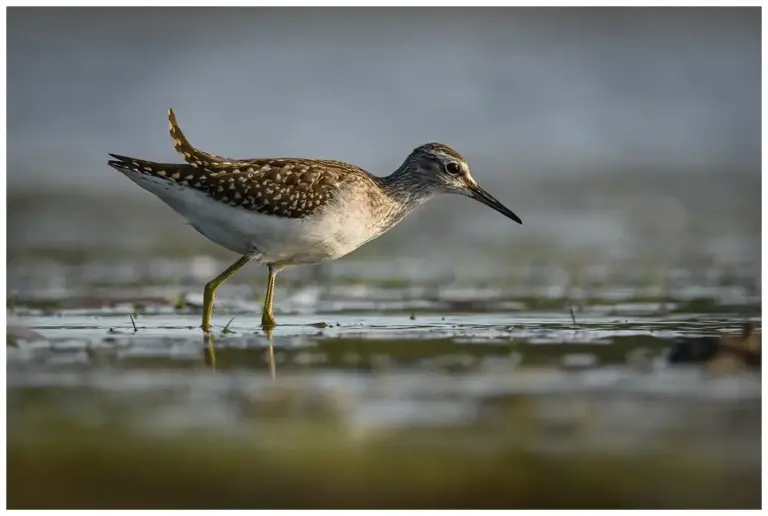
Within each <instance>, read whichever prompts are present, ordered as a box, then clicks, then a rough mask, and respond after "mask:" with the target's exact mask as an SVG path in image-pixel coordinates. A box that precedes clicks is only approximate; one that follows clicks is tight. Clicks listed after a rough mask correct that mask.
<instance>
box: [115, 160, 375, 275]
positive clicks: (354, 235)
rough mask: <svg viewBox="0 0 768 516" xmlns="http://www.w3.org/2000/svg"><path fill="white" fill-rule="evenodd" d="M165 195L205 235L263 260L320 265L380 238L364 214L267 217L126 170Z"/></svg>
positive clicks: (342, 210)
mask: <svg viewBox="0 0 768 516" xmlns="http://www.w3.org/2000/svg"><path fill="white" fill-rule="evenodd" d="M126 175H127V176H128V177H129V178H130V179H131V180H133V181H134V182H135V183H137V184H138V185H139V186H141V187H142V188H144V189H145V190H148V191H150V192H151V193H153V194H155V195H156V196H157V197H159V198H161V199H162V200H163V201H165V202H166V204H168V205H169V206H170V207H171V208H173V209H174V211H176V212H177V213H179V214H180V215H182V216H183V217H184V218H186V219H187V220H188V221H189V223H190V224H191V225H192V227H194V228H195V229H196V230H197V231H198V232H199V233H201V234H202V235H204V236H205V237H207V238H208V239H209V240H211V241H213V242H214V243H216V244H218V245H220V246H222V247H224V248H226V249H229V250H230V251H233V252H236V253H239V254H243V255H245V254H253V255H254V256H255V258H256V259H257V260H258V261H260V262H262V263H280V264H284V265H294V264H309V263H319V262H322V261H325V260H330V259H335V258H339V257H341V256H344V255H345V254H348V253H350V252H352V251H354V250H355V249H357V248H358V247H360V246H361V245H362V244H364V243H365V242H367V241H369V240H371V239H372V238H374V237H375V236H377V231H376V230H375V228H371V227H369V226H367V225H366V224H365V222H364V221H366V220H368V218H367V217H365V216H364V214H362V213H359V212H358V211H356V210H355V209H351V210H350V209H347V208H345V207H335V209H333V210H330V211H327V212H325V213H323V214H318V215H317V216H315V217H307V218H304V219H292V218H287V217H277V216H274V215H264V214H260V213H257V212H255V211H250V210H247V209H244V208H240V207H233V206H230V205H228V204H226V203H222V202H221V201H217V200H215V199H213V198H211V197H209V196H207V195H205V194H204V193H202V192H198V191H196V190H193V189H191V188H187V187H185V186H182V185H179V184H178V183H174V182H172V181H168V180H165V179H162V178H159V177H154V176H149V175H142V174H134V173H126Z"/></svg>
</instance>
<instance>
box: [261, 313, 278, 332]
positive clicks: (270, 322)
mask: <svg viewBox="0 0 768 516" xmlns="http://www.w3.org/2000/svg"><path fill="white" fill-rule="evenodd" d="M275 326H277V321H275V316H274V315H272V314H271V313H270V312H264V314H263V315H262V316H261V327H262V328H274V327H275Z"/></svg>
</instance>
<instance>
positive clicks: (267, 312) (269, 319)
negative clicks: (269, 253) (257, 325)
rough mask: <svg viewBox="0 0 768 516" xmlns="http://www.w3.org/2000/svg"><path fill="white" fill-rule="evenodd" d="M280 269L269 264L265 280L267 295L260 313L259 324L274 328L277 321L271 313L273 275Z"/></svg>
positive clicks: (273, 285)
mask: <svg viewBox="0 0 768 516" xmlns="http://www.w3.org/2000/svg"><path fill="white" fill-rule="evenodd" d="M278 272H280V269H279V268H277V267H275V266H274V265H270V266H269V281H268V282H267V295H266V296H265V298H264V313H263V314H262V315H261V326H262V327H264V328H274V327H275V325H276V324H277V322H276V321H275V316H274V315H272V300H273V299H274V298H275V277H276V276H277V273H278Z"/></svg>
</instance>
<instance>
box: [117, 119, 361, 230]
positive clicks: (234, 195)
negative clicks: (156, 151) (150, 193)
mask: <svg viewBox="0 0 768 516" xmlns="http://www.w3.org/2000/svg"><path fill="white" fill-rule="evenodd" d="M168 115H169V127H170V132H171V137H172V139H173V144H174V148H175V149H176V151H177V152H178V153H179V154H180V155H181V156H182V157H183V158H184V160H185V161H186V162H187V164H174V163H154V162H151V161H146V160H142V159H137V158H131V157H127V156H120V155H117V154H110V156H112V157H114V158H115V161H109V164H110V165H111V166H112V167H114V168H116V169H118V170H121V169H127V170H131V171H134V172H138V173H141V174H149V175H152V176H157V177H162V178H164V179H166V180H169V181H173V182H176V183H178V184H180V185H183V186H188V187H190V188H193V189H196V190H199V191H201V192H204V193H206V194H208V195H210V196H211V197H213V198H214V199H216V200H218V201H221V202H225V203H228V204H229V205H230V206H234V207H241V208H245V209H247V210H252V211H256V212H258V213H263V214H267V215H275V216H278V217H288V218H304V217H307V216H309V215H311V214H312V213H314V212H315V211H316V210H318V209H320V208H322V207H323V206H325V205H327V204H328V203H329V202H331V201H332V200H333V199H335V197H336V196H337V195H338V194H339V192H340V189H341V188H342V187H343V186H344V185H347V186H349V185H351V183H363V184H364V183H369V185H368V186H369V187H370V186H375V185H374V182H375V180H374V179H372V177H371V176H370V175H369V174H368V173H367V172H366V171H364V170H363V169H361V168H359V167H356V166H354V165H351V164H349V163H345V162H342V161H331V160H320V159H307V158H275V159H239V160H238V159H231V158H225V157H222V156H216V155H214V154H209V153H207V152H203V151H200V150H198V149H196V148H195V147H194V146H192V145H191V144H190V143H189V141H188V140H187V139H186V137H185V136H184V133H183V132H182V131H181V129H180V128H179V126H178V124H177V122H176V117H175V115H174V113H173V111H172V110H169V114H168Z"/></svg>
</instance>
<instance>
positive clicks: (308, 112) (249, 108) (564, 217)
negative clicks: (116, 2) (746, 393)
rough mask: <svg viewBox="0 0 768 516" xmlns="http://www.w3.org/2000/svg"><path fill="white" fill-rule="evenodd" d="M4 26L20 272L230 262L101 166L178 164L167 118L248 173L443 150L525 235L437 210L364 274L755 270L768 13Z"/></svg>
mask: <svg viewBox="0 0 768 516" xmlns="http://www.w3.org/2000/svg"><path fill="white" fill-rule="evenodd" d="M7 20H8V22H7V23H8V40H7V41H8V46H7V48H8V51H7V56H8V69H7V77H8V99H7V113H8V115H7V116H8V118H7V128H8V130H7V134H8V141H7V149H8V163H7V165H8V176H7V184H8V196H9V208H8V246H9V260H10V261H11V262H14V261H15V262H20V261H21V262H23V263H25V264H26V263H30V261H31V260H33V259H40V258H41V257H42V258H43V259H54V257H61V256H65V257H69V258H71V257H72V256H82V255H81V254H79V253H88V252H93V253H101V254H99V256H104V257H118V258H120V259H134V258H132V256H134V255H137V256H149V255H158V254H160V255H162V254H163V253H166V254H174V253H177V254H178V253H180V254H182V255H199V254H211V255H214V256H222V257H228V256H229V255H228V254H227V253H223V254H220V253H222V252H221V251H220V250H218V249H216V248H215V247H214V246H213V245H212V244H209V243H208V242H207V241H205V239H204V238H203V237H202V236H199V235H198V234H197V233H195V232H194V231H193V230H192V229H191V228H189V227H188V226H186V225H185V224H184V221H183V220H182V219H181V218H180V217H179V216H178V215H176V214H175V213H174V212H172V211H171V210H170V209H169V208H167V207H166V206H164V205H163V204H162V203H161V202H160V201H159V200H157V199H156V198H154V197H152V196H151V195H150V194H149V193H147V192H145V191H143V190H141V189H140V188H138V187H137V186H136V185H134V184H133V183H131V182H130V181H129V180H128V179H126V178H125V177H123V176H121V175H120V174H119V173H117V172H116V171H114V170H112V169H111V168H109V167H108V166H107V165H106V159H107V153H108V152H115V153H121V154H127V155H130V156H136V157H142V158H146V159H153V160H157V161H163V160H177V159H178V156H176V155H175V153H174V151H173V149H172V146H171V142H170V138H169V136H168V134H167V121H166V110H167V109H168V108H169V107H173V108H174V109H175V111H176V113H177V115H178V117H179V122H180V125H181V127H182V128H183V129H184V130H185V132H186V134H187V136H188V137H189V139H190V140H191V141H192V143H193V144H195V145H196V146H198V147H200V148H202V149H203V150H208V151H210V152H213V153H216V154H222V155H226V156H233V157H278V156H311V157H324V158H330V159H341V160H345V161H350V162H353V163H355V164H358V165H360V166H362V167H363V168H366V169H368V170H370V171H371V172H373V173H376V174H381V175H383V174H388V173H389V172H391V171H392V170H394V169H395V168H396V167H397V166H398V165H399V164H400V163H401V161H402V160H403V159H404V158H405V156H406V155H407V154H408V153H409V152H410V151H411V150H412V149H413V148H414V147H416V146H417V145H420V144H422V143H425V142H429V141H441V142H444V143H447V144H449V145H451V146H453V147H455V148H456V149H457V150H459V152H461V153H462V154H464V155H465V157H467V158H468V160H469V162H470V165H471V166H472V169H473V172H474V175H475V177H476V178H477V179H478V181H479V182H480V183H481V184H483V185H484V186H485V187H486V188H487V189H488V190H490V191H491V192H492V193H494V195H496V196H497V197H498V198H499V199H500V200H502V201H503V202H504V203H505V204H507V205H508V206H509V207H510V208H511V209H512V210H513V211H515V212H517V213H518V214H519V215H520V216H521V217H522V219H523V221H524V225H523V226H517V225H515V224H513V223H510V222H509V221H508V220H506V219H504V218H503V217H501V216H500V215H498V214H497V213H495V212H492V211H490V210H487V209H486V208H484V207H483V206H481V205H480V204H478V203H474V202H472V201H470V200H468V199H465V198H445V199H440V200H438V201H435V202H433V203H431V204H430V205H428V206H426V207H425V208H423V209H422V210H421V211H420V212H418V213H416V214H415V215H414V216H412V217H410V218H409V219H408V220H406V222H404V223H403V224H402V225H401V226H400V227H398V228H396V230H395V231H393V233H392V234H390V235H386V236H385V237H382V238H381V239H379V240H377V241H375V242H373V243H371V244H369V245H368V246H366V247H365V248H363V249H361V250H359V251H358V252H356V253H355V255H354V256H357V257H358V258H363V257H371V256H373V257H377V256H386V255H387V253H390V254H393V255H394V254H397V255H403V254H404V255H408V254H409V253H410V255H412V256H414V257H420V258H421V259H426V260H438V261H439V260H442V261H443V262H446V263H448V264H449V265H450V266H454V267H455V266H457V264H464V265H466V264H468V263H470V262H468V260H470V259H471V258H472V257H477V256H478V254H479V252H480V251H479V249H482V248H485V249H490V250H495V252H497V255H496V256H500V257H501V258H502V259H501V263H508V262H515V260H516V259H517V258H516V257H517V256H522V255H524V254H525V253H526V252H528V251H526V250H530V249H534V248H535V249H537V251H536V252H537V253H540V255H541V256H544V257H545V258H546V259H549V260H552V261H557V260H560V259H562V258H563V257H564V256H566V255H567V253H566V252H565V251H563V250H564V249H565V250H574V252H582V251H584V252H586V251H585V250H589V252H591V253H592V254H591V256H593V257H606V256H611V257H613V256H624V257H626V256H633V257H638V256H649V257H651V258H653V259H656V258H658V257H660V256H661V257H664V260H669V263H673V262H674V263H677V262H680V261H681V260H682V263H692V262H693V261H696V260H699V261H705V262H707V263H709V262H712V261H715V262H718V263H729V264H735V266H741V264H747V263H751V264H752V265H755V264H757V265H756V266H757V267H759V258H760V256H759V254H760V247H759V246H760V170H761V169H760V166H761V147H760V145H761V136H760V135H761V133H760V130H761V126H760V121H761V118H760V116H761V115H760V92H761V84H760V73H761V72H760V70H761V55H760V36H761V32H760V31H761V21H760V9H759V8H734V9H725V8H685V9H683V8H679V9H677V8H676V9H673V8H654V9H650V8H646V9H630V8H613V9H587V8H578V9H577V8H572V9H565V8H557V9H528V8H485V9H479V8H478V9H459V8H442V9H417V8H410V9H406V8H391V9H374V8H343V9H342V8H315V9H309V8H250V9H244V8H243V9H241V8H220V9H209V8H205V9H203V8H198V9H196V8H177V9H171V8H130V9H129V8H34V9H33V8H10V9H9V10H8V17H7ZM531 252H532V251H531ZM67 253H69V254H67ZM217 253H219V254H217ZM69 258H68V259H69ZM105 259H106V258H105ZM227 259H228V258H227ZM349 260H351V261H350V262H349V263H352V262H353V261H354V258H353V257H350V258H349ZM340 263H341V262H340ZM339 266H342V265H339Z"/></svg>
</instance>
